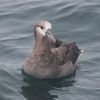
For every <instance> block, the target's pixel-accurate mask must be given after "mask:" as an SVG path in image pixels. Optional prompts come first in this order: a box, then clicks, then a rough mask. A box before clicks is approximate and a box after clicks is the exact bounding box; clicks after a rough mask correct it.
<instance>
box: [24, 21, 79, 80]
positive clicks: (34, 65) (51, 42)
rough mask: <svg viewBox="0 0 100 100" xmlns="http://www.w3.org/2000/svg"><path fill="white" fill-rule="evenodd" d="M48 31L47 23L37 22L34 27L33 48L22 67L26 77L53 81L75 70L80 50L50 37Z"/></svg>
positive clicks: (49, 26)
mask: <svg viewBox="0 0 100 100" xmlns="http://www.w3.org/2000/svg"><path fill="white" fill-rule="evenodd" d="M50 29H51V24H50V23H49V22H48V21H39V22H38V23H37V24H36V25H35V29H34V34H35V39H36V40H35V41H36V43H35V47H34V49H33V52H32V54H31V55H30V56H29V57H28V58H27V59H26V61H25V63H24V65H23V71H24V72H25V73H27V74H28V75H31V76H33V77H37V78H41V79H54V78H61V77H65V76H68V75H70V74H72V73H73V72H74V71H75V70H76V66H75V65H76V61H77V58H78V56H79V54H80V49H78V47H77V45H76V43H74V42H72V43H68V44H64V43H62V41H60V40H58V39H56V38H55V37H54V36H53V35H52V33H51V32H50ZM48 30H49V31H48Z"/></svg>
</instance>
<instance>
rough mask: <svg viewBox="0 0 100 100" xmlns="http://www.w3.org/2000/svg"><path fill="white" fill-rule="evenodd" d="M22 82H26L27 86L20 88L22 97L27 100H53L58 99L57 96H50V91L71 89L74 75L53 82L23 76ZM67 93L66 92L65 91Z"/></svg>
mask: <svg viewBox="0 0 100 100" xmlns="http://www.w3.org/2000/svg"><path fill="white" fill-rule="evenodd" d="M23 76H24V79H23V81H24V82H26V83H27V84H28V85H27V86H22V87H21V89H22V95H23V96H24V97H25V98H27V100H54V99H55V98H58V96H57V95H53V94H52V95H51V94H50V90H57V89H58V91H60V89H61V88H63V87H72V86H73V85H74V83H75V78H74V77H75V74H74V75H72V76H70V77H67V78H63V79H55V80H41V79H36V78H33V77H30V76H28V75H26V74H23ZM66 91H67V90H66Z"/></svg>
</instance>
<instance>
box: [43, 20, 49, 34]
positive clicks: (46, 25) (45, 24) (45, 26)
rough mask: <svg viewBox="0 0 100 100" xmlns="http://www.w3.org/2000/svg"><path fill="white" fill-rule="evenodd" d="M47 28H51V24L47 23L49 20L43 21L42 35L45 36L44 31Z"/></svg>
mask: <svg viewBox="0 0 100 100" xmlns="http://www.w3.org/2000/svg"><path fill="white" fill-rule="evenodd" d="M48 29H51V24H50V23H49V22H47V21H46V22H45V23H44V29H41V34H42V35H43V36H46V32H47V30H48Z"/></svg>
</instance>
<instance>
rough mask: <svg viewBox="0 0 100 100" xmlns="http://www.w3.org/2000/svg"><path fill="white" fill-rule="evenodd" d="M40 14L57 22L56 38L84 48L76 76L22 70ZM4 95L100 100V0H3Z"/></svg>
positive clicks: (0, 70)
mask: <svg viewBox="0 0 100 100" xmlns="http://www.w3.org/2000/svg"><path fill="white" fill-rule="evenodd" d="M41 19H47V20H49V21H50V22H51V23H52V24H53V29H52V31H53V33H54V35H55V36H56V37H57V38H59V39H61V40H63V41H66V42H70V41H75V42H76V43H77V45H78V46H79V47H80V48H82V49H84V50H85V51H84V53H83V54H81V55H80V57H79V59H78V64H79V66H80V68H79V69H78V70H77V71H76V74H75V75H73V76H72V77H69V78H65V79H60V80H53V81H51V80H38V79H34V78H31V77H26V76H24V75H23V74H22V71H21V69H22V65H23V62H24V60H25V59H26V57H27V56H28V55H29V54H30V53H31V51H32V48H33V47H34V33H33V27H34V24H35V22H36V21H38V20H41ZM0 100H100V0H0Z"/></svg>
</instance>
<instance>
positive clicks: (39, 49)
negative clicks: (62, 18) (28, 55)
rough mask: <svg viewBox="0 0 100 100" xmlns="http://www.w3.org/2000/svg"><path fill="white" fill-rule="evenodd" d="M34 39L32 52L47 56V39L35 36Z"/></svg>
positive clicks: (48, 47) (48, 48) (48, 50)
mask: <svg viewBox="0 0 100 100" xmlns="http://www.w3.org/2000/svg"><path fill="white" fill-rule="evenodd" d="M35 39H36V40H35V41H36V42H35V47H34V50H33V52H34V53H37V54H49V53H50V46H49V42H48V40H47V38H46V37H43V36H42V35H36V38H35Z"/></svg>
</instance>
